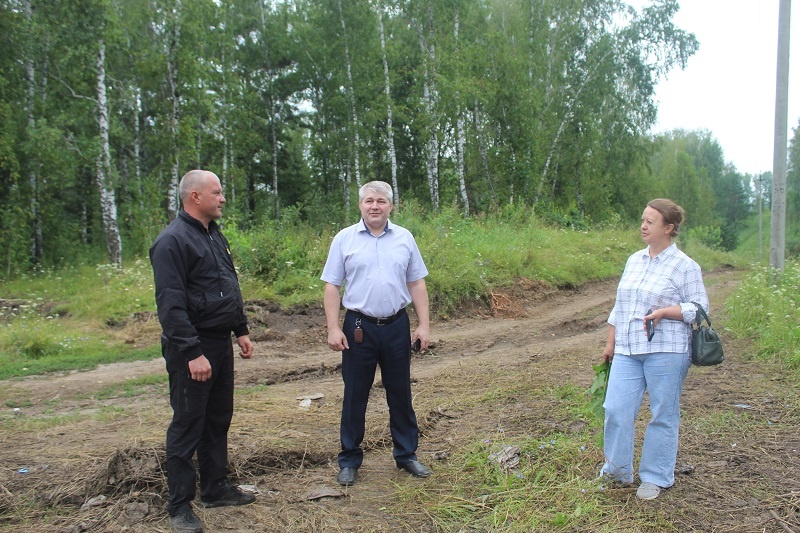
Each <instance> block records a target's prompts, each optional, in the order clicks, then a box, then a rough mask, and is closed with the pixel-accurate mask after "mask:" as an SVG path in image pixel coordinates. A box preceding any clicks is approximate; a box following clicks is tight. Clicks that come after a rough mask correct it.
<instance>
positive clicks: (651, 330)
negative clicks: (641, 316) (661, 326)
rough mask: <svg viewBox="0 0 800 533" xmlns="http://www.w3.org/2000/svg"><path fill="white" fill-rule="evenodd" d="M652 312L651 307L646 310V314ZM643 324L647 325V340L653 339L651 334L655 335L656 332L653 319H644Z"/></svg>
mask: <svg viewBox="0 0 800 533" xmlns="http://www.w3.org/2000/svg"><path fill="white" fill-rule="evenodd" d="M652 312H653V310H652V309H648V310H647V314H648V315H649V314H651V313H652ZM645 326H647V342H650V341H651V340H653V335H655V333H656V328H655V326H654V325H653V319H650V320H646V321H645Z"/></svg>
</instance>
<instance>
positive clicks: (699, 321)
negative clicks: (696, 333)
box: [692, 302, 711, 327]
mask: <svg viewBox="0 0 800 533" xmlns="http://www.w3.org/2000/svg"><path fill="white" fill-rule="evenodd" d="M692 303H693V304H694V306H695V307H696V308H697V311H698V312H699V313H700V315H701V316H702V317H703V318H704V319H705V321H706V322H707V323H708V327H711V319H710V318H708V315H707V314H706V312H705V310H704V309H703V306H702V305H700V304H699V303H697V302H692ZM700 324H702V319H701V320H698V321H697V325H698V326H699V325H700Z"/></svg>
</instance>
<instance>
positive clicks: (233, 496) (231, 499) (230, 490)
mask: <svg viewBox="0 0 800 533" xmlns="http://www.w3.org/2000/svg"><path fill="white" fill-rule="evenodd" d="M254 501H256V495H255V494H251V493H249V492H243V491H242V489H240V488H239V487H234V486H233V485H227V486H225V488H224V489H222V491H221V492H220V495H219V496H218V497H217V498H214V499H213V500H210V501H206V500H201V503H202V504H203V507H226V506H228V505H247V504H248V503H253V502H254Z"/></svg>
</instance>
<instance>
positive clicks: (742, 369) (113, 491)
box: [0, 271, 800, 532]
mask: <svg viewBox="0 0 800 533" xmlns="http://www.w3.org/2000/svg"><path fill="white" fill-rule="evenodd" d="M740 276H741V274H740V273H737V272H735V271H721V272H716V273H712V274H710V275H708V276H706V284H707V287H708V289H709V294H710V297H711V303H712V308H714V309H720V308H721V306H722V303H723V302H724V300H725V298H726V297H727V296H728V295H729V294H730V292H731V291H732V289H733V288H735V286H736V284H737V279H738V277H740ZM615 287H616V280H609V281H605V282H598V283H592V284H589V285H586V286H584V287H581V288H578V289H575V290H561V291H558V290H553V289H549V288H547V287H546V286H544V285H541V284H538V283H535V282H531V281H529V280H519V282H518V283H517V285H516V286H515V287H513V288H511V289H509V290H507V291H503V292H498V293H496V294H494V295H493V297H492V302H491V303H492V308H491V309H486V308H484V307H482V306H480V305H476V306H474V308H473V309H469V308H464V309H462V310H461V312H460V314H459V317H458V318H451V319H449V320H439V321H435V322H434V324H433V325H432V330H433V332H432V338H433V340H434V344H433V346H432V348H431V349H430V350H429V351H427V352H426V353H423V354H420V355H418V356H415V357H414V359H413V363H412V365H413V366H412V376H413V390H414V391H415V395H416V396H415V408H416V410H417V417H418V419H419V422H420V429H421V432H422V436H421V439H420V449H419V451H418V455H419V458H420V460H422V461H423V462H424V463H426V464H428V465H430V467H431V469H432V470H433V472H434V474H433V476H432V477H431V478H428V479H427V480H419V479H414V478H411V477H410V476H408V475H407V474H405V473H404V472H400V471H398V470H396V469H395V467H394V463H393V461H392V457H391V438H390V436H389V431H388V423H387V422H388V410H387V407H386V404H385V400H384V398H383V391H382V388H381V384H380V373H379V374H378V376H377V377H376V386H375V388H374V389H373V396H372V397H371V400H370V406H369V412H368V419H367V437H366V442H365V447H366V449H367V453H366V457H365V462H364V465H363V466H362V468H361V469H360V471H359V478H358V482H357V483H356V485H354V486H353V487H350V488H347V489H343V488H342V487H339V486H338V485H337V484H336V482H335V475H336V472H337V467H336V454H337V452H338V449H339V442H338V422H339V412H340V408H341V393H342V383H341V378H340V375H339V372H338V371H339V366H340V355H339V354H338V353H335V352H332V351H330V350H329V349H328V348H327V346H326V343H325V339H326V333H325V327H324V324H325V320H324V315H323V313H322V309H321V308H319V307H306V308H297V309H292V310H289V311H284V310H281V309H279V308H278V307H277V306H274V305H272V304H270V303H269V302H257V301H253V302H248V313H249V316H250V318H251V323H252V325H253V339H254V341H256V348H255V357H254V358H253V359H252V360H241V359H237V369H236V385H237V393H236V412H235V414H234V421H233V426H232V428H231V432H230V436H229V448H230V472H231V478H232V480H233V481H235V482H236V483H240V484H243V485H245V486H248V487H249V488H251V489H252V490H255V491H257V493H258V499H257V501H256V503H254V504H252V505H249V506H245V507H239V508H220V509H208V510H206V509H202V508H199V507H198V509H197V512H198V514H199V516H200V517H201V518H202V519H203V520H204V522H205V524H206V525H207V528H208V530H209V531H279V530H280V531H397V530H400V531H436V530H441V529H442V528H444V529H445V530H447V528H446V526H441V524H439V526H438V529H437V526H436V525H435V524H434V522H433V521H432V519H431V518H430V517H429V516H428V515H427V514H426V513H425V512H423V510H422V509H403V510H401V511H398V508H397V502H396V501H394V495H395V494H396V493H397V491H398V488H404V487H405V488H407V487H409V486H410V487H411V488H413V487H416V486H420V487H423V486H424V487H427V488H429V489H430V488H433V489H436V488H441V490H444V491H449V490H450V489H451V488H452V487H451V486H450V484H449V481H450V480H446V479H442V478H441V477H439V478H437V475H436V470H437V467H438V466H439V465H442V464H444V463H442V462H441V461H447V457H448V456H450V455H452V454H454V453H458V452H459V451H460V450H463V449H464V448H466V447H469V446H470V445H471V444H472V443H474V442H476V441H479V440H480V439H483V438H484V436H486V435H495V434H497V431H498V428H499V427H502V428H503V432H504V434H505V436H506V437H507V438H510V439H513V438H515V437H518V438H524V437H525V436H530V435H546V434H548V433H549V432H555V431H566V430H569V431H594V430H592V429H591V428H590V427H588V424H586V423H585V421H582V420H579V419H573V418H569V417H565V416H563V414H559V413H561V411H559V410H558V409H557V408H556V406H557V401H558V400H557V397H554V396H553V395H552V394H547V393H546V391H552V390H553V389H555V388H558V387H563V386H565V385H570V384H574V385H575V386H577V387H580V388H582V389H584V388H587V387H588V386H589V385H590V384H591V382H592V380H593V378H594V372H593V370H592V364H597V363H599V356H600V352H601V350H602V347H603V344H604V342H605V338H606V334H607V325H606V324H605V319H606V317H607V315H608V311H609V310H610V308H611V306H612V304H613V298H614V292H615ZM149 320H150V321H151V323H147V324H138V326H137V329H136V335H137V336H138V338H136V339H134V340H135V342H137V344H139V343H146V342H148V339H152V341H156V340H157V339H158V325H157V323H155V321H154V320H153V319H152V318H150V319H149ZM721 335H722V336H723V341H724V342H725V345H726V357H727V360H726V362H725V363H724V364H723V365H720V366H718V367H713V368H704V369H700V368H693V369H692V370H691V371H690V374H689V377H688V379H687V381H686V386H685V392H684V395H683V399H682V402H683V406H684V409H683V421H682V429H681V431H682V434H681V445H680V451H679V455H678V470H679V475H678V476H677V478H676V484H675V486H674V487H673V488H672V489H670V490H668V491H666V492H665V493H664V494H663V495H662V496H661V497H660V498H658V499H657V500H654V501H652V502H639V501H637V500H636V498H635V495H634V493H635V489H633V490H621V491H615V492H614V493H613V494H611V493H610V494H609V495H608V498H609V504H610V505H619V506H620V507H621V508H625V507H626V506H631V507H630V508H633V507H632V506H639V507H643V506H649V507H647V509H650V510H652V513H653V516H656V517H660V520H661V523H666V524H672V528H673V529H674V530H677V531H717V532H723V531H724V532H728V531H731V532H732V531H737V532H740V531H741V532H745V531H747V532H749V531H753V532H755V531H767V532H786V531H796V532H800V453H798V450H800V429H798V424H797V423H798V421H800V412H799V411H800V401H798V398H800V390H798V384H797V382H796V378H795V377H793V376H792V375H788V374H786V373H785V372H783V371H782V370H781V368H780V367H779V366H777V365H775V364H770V363H764V362H757V361H754V360H752V359H751V358H750V357H748V345H747V343H746V342H737V341H734V340H733V339H732V338H729V337H728V336H727V335H726V334H725V332H724V331H722V332H721ZM163 374H164V364H163V361H162V360H161V359H156V360H153V361H145V362H137V363H124V364H113V365H105V366H102V367H100V368H98V369H96V370H93V371H90V372H74V373H69V374H66V375H48V376H38V377H33V378H27V379H20V380H9V381H5V382H0V401H2V402H3V403H5V405H4V406H3V407H2V415H1V417H0V429H2V433H0V446H2V448H1V449H2V453H0V529H3V530H7V531H63V532H68V531H74V532H78V531H130V532H145V531H148V532H149V531H170V528H169V524H168V521H167V519H166V514H165V512H164V505H165V503H166V499H165V498H166V482H165V478H164V464H163V461H164V433H165V430H166V427H167V424H168V422H169V419H170V417H171V411H170V407H169V403H168V398H167V390H166V384H159V385H150V386H143V387H139V388H138V389H137V390H136V391H135V393H134V394H126V393H124V392H123V388H122V385H123V384H124V382H125V381H127V380H132V379H136V378H140V377H142V376H148V375H163ZM117 385H118V386H119V391H120V392H119V394H117V395H111V396H112V397H108V396H109V395H108V394H103V395H102V396H99V395H98V392H99V391H108V390H109V387H112V390H113V388H114V387H115V386H117ZM515 390H519V391H520V393H519V394H514V392H513V391H515ZM492 391H503V393H502V394H500V393H499V392H498V394H497V397H498V401H497V402H496V403H493V402H491V401H486V399H487V398H491V397H492ZM509 391H512V392H509ZM530 391H543V392H542V393H541V394H536V393H533V394H532V393H529V392H530ZM304 397H311V398H314V399H311V400H310V402H311V404H310V406H308V407H306V408H304V407H303V406H301V402H302V401H303V398H304ZM306 403H308V402H306ZM9 405H22V406H23V407H21V408H19V410H18V411H14V410H12V409H11V408H9V407H8V406H9ZM647 418H648V413H647V408H646V405H645V406H644V407H643V408H642V413H640V419H644V421H642V420H640V425H641V424H644V423H645V422H646V420H647ZM54 420H56V421H57V422H54ZM709 421H716V423H711V422H709ZM23 422H24V423H23ZM9 428H13V431H11V430H9ZM640 430H641V428H640ZM638 433H639V435H641V431H639V432H638ZM638 438H639V439H640V438H641V437H640V436H639V437H638ZM593 453H594V454H595V455H596V466H597V468H598V469H599V465H600V463H601V461H602V450H600V449H599V448H598V449H597V450H594V451H593ZM437 485H439V487H437ZM320 491H321V492H320ZM93 498H94V500H93V503H94V505H89V504H88V503H87V502H90V500H92V499H93ZM81 506H84V509H83V510H80V508H81ZM639 507H637V508H639ZM452 530H453V531H458V530H459V526H458V525H454V526H453V528H452ZM465 530H466V529H465ZM605 530H614V531H635V530H636V529H635V527H634V528H632V526H631V525H630V523H625V522H620V523H619V524H613V525H611V526H608V525H606V526H605ZM652 530H654V531H655V530H659V527H657V526H654V529H652Z"/></svg>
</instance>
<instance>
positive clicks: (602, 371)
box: [586, 361, 611, 423]
mask: <svg viewBox="0 0 800 533" xmlns="http://www.w3.org/2000/svg"><path fill="white" fill-rule="evenodd" d="M592 370H594V381H593V382H592V385H591V387H589V389H587V391H586V394H588V395H589V409H590V410H591V412H592V414H594V416H595V419H596V420H599V421H601V423H602V422H603V421H604V420H605V415H604V411H603V403H604V402H605V401H606V392H607V391H608V375H609V373H610V372H611V363H609V362H608V361H605V362H603V363H600V364H599V365H592Z"/></svg>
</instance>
